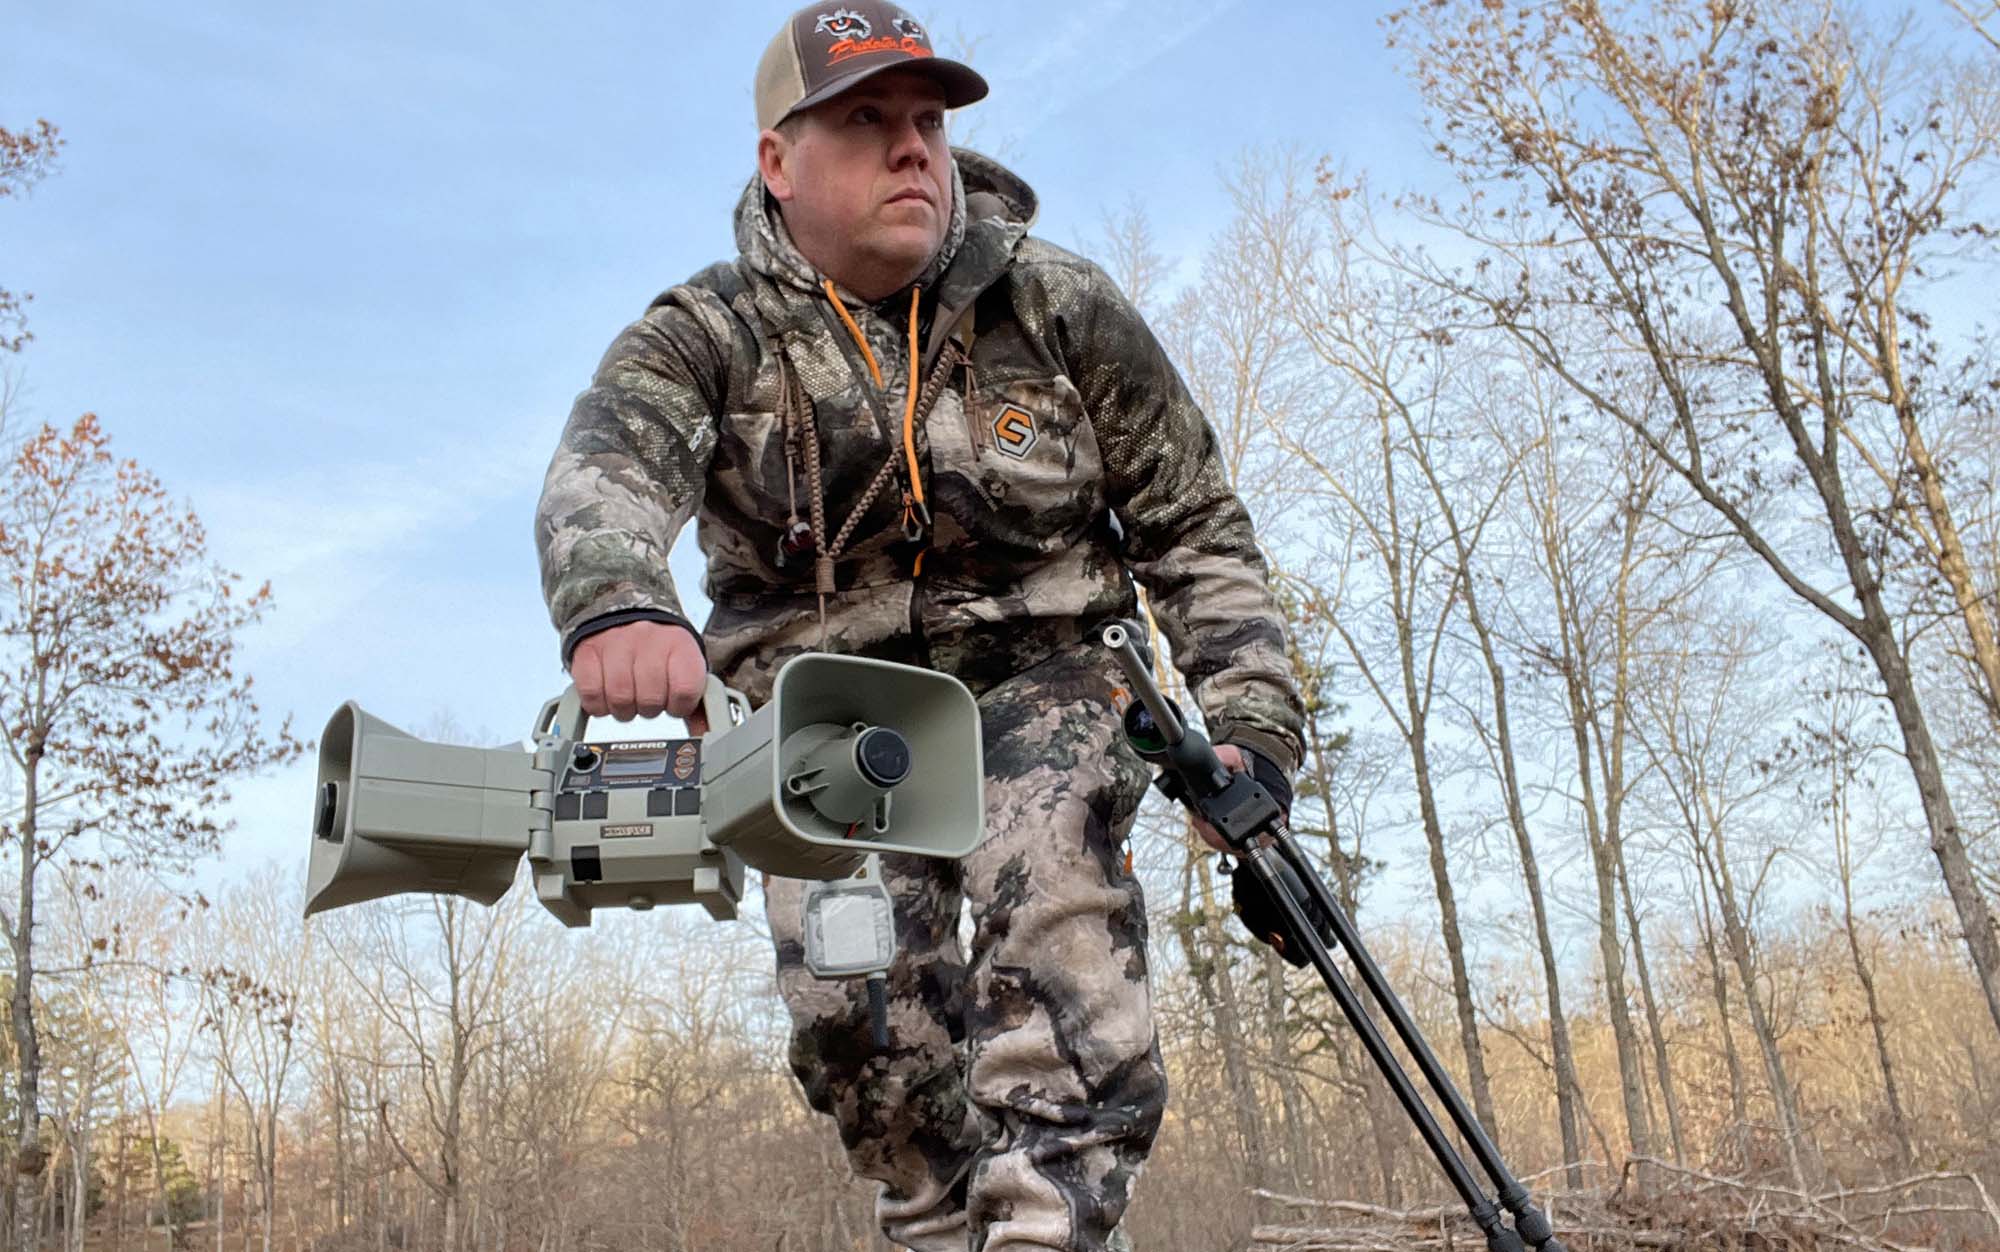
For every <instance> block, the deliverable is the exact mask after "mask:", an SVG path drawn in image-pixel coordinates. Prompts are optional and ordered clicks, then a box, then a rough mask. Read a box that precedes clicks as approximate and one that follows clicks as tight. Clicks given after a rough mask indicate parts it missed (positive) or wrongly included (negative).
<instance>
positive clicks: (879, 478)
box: [778, 279, 971, 652]
mask: <svg viewBox="0 0 2000 1252" xmlns="http://www.w3.org/2000/svg"><path fill="white" fill-rule="evenodd" d="M822 286H823V287H824V289H825V291H826V295H827V299H828V300H829V301H830V302H831V303H832V304H833V307H834V311H835V312H836V313H838V314H839V315H840V320H841V323H842V324H843V325H845V326H846V327H847V332H848V334H850V335H852V336H853V337H854V342H855V343H856V344H857V345H858V346H859V347H860V349H861V357H862V360H863V361H864V362H866V363H867V366H868V374H869V377H870V378H871V379H872V380H873V381H874V383H875V386H876V388H877V389H878V390H879V389H880V388H881V387H882V367H881V364H880V363H879V362H878V361H877V360H876V359H875V353H874V350H873V349H871V348H870V347H869V346H868V337H867V336H866V335H864V334H862V333H861V327H860V326H859V325H857V324H856V323H855V320H854V317H853V315H852V314H851V313H849V312H848V311H847V305H846V304H845V303H844V302H843V301H842V300H841V298H840V293H839V292H838V291H837V290H836V289H835V288H834V285H833V282H832V280H831V279H827V280H823V282H822ZM922 295H923V293H922V291H921V289H919V288H916V287H912V288H911V289H910V323H909V335H910V358H909V359H910V365H909V375H910V377H909V385H908V387H907V392H908V394H907V395H906V396H905V397H904V400H903V440H902V445H903V446H902V447H901V449H899V451H900V452H901V453H902V458H903V461H904V465H905V468H906V471H907V477H906V480H905V486H904V488H903V536H904V538H905V539H908V540H909V541H910V542H912V543H916V542H920V541H921V540H922V539H923V537H924V535H925V534H926V533H928V531H929V530H930V524H931V511H930V506H929V504H928V503H927V502H926V501H925V499H924V484H923V476H922V474H921V473H920V472H919V469H918V462H917V442H916V426H917V420H918V418H919V416H923V417H928V416H929V415H930V411H931V408H932V407H933V406H934V405H935V404H936V403H937V398H938V395H939V394H940V393H941V392H942V391H943V389H944V382H945V379H946V378H948V377H949V376H950V373H951V370H952V367H953V366H955V365H957V364H959V363H961V362H964V363H965V364H966V367H967V370H968V372H970V369H971V366H970V362H967V361H965V356H964V353H962V352H961V351H959V350H958V345H957V344H956V343H953V344H951V345H949V348H950V350H949V351H946V352H944V353H941V354H940V355H939V357H938V360H937V362H936V364H934V365H933V366H932V367H931V372H930V374H929V375H928V376H927V377H926V378H924V379H923V380H922V384H921V385H919V383H918V380H917V377H916V371H917V363H918V361H919V356H918V344H917V312H918V302H919V301H920V300H921V299H922ZM778 370H779V376H780V386H781V389H782V395H781V396H780V400H779V403H780V406H781V410H782V412H781V417H782V420H783V422H784V428H785V480H786V481H785V486H786V492H787V499H788V502H789V504H790V517H789V519H788V521H787V523H786V533H785V536H784V538H783V539H781V540H780V544H779V564H780V565H782V564H783V563H784V559H785V558H786V557H787V556H796V555H799V554H800V553H802V552H803V551H804V550H805V547H806V543H807V542H810V543H811V544H812V545H813V546H814V547H815V548H816V549H817V555H816V557H815V559H814V561H813V590H814V593H815V595H816V596H817V598H818V602H819V647H820V651H822V652H824V651H826V644H827V626H826V598H827V597H828V596H830V595H832V594H834V591H835V583H834V561H835V560H836V559H837V558H838V557H839V556H840V554H841V552H842V551H844V550H845V549H846V547H847V541H848V540H849V539H850V538H851V537H852V536H853V534H854V529H855V527H856V526H857V525H859V524H860V521H861V518H862V516H863V515H864V514H865V513H867V512H868V509H869V506H870V505H872V504H874V502H875V500H876V497H878V496H879V495H881V493H882V489H883V488H884V487H886V486H887V485H888V482H889V479H890V477H891V476H892V475H893V474H894V472H895V469H896V461H897V451H891V452H890V453H889V457H888V459H887V460H886V461H884V462H883V463H882V468H881V469H880V470H877V471H876V473H875V477H874V479H873V480H872V481H870V483H869V484H868V488H867V490H865V491H864V492H862V494H861V498H860V499H859V500H857V501H856V502H855V504H854V508H853V509H852V510H851V511H849V513H848V515H847V520H846V521H845V522H843V523H841V527H840V532H839V533H838V534H837V535H835V536H834V538H833V541H832V542H831V543H828V542H826V492H825V486H824V483H823V482H822V474H821V467H820V448H819V430H818V424H817V422H816V421H815V419H814V416H813V406H812V401H811V398H810V397H808V396H806V395H805V394H804V391H803V388H802V387H801V385H800V383H799V380H798V378H797V376H796V375H795V374H794V373H793V372H792V369H791V364H790V362H789V361H788V360H787V359H786V358H785V356H784V353H783V352H782V351H780V352H779V354H778ZM801 445H803V446H801ZM801 451H803V453H804V456H805V463H806V465H805V468H806V487H807V491H808V494H807V505H808V508H809V509H810V512H811V516H812V521H811V523H810V526H807V525H806V524H805V523H802V522H801V521H800V520H799V515H798V491H797V485H796V482H795V478H796V469H795V463H796V462H795V458H796V457H797V455H798V454H799V453H800V452H801ZM801 531H803V532H804V534H803V535H802V534H801V533H800V532H801ZM923 561H924V550H919V551H918V553H917V556H916V561H915V563H914V564H913V565H912V567H911V571H910V572H911V575H912V576H913V577H914V576H915V575H916V574H918V573H920V572H921V571H922V570H923Z"/></svg>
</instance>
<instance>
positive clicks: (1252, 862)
mask: <svg viewBox="0 0 2000 1252" xmlns="http://www.w3.org/2000/svg"><path fill="white" fill-rule="evenodd" d="M1237 855H1239V856H1240V857H1242V859H1243V860H1244V862H1245V863H1247V864H1248V865H1249V866H1250V869H1251V872H1253V873H1255V874H1256V875H1257V877H1258V879H1259V880H1260V881H1262V882H1263V884H1264V890H1265V891H1266V892H1268V893H1269V894H1270V897H1271V899H1273V900H1275V901H1276V902H1277V904H1278V908H1279V910H1280V911H1281V912H1282V913H1283V914H1284V918H1285V925H1286V927H1287V929H1289V930H1290V931H1291V933H1292V937H1293V938H1295V939H1297V940H1298V942H1299V947H1300V949H1301V950H1302V951H1304V952H1305V954H1306V959H1307V960H1309V961H1311V962H1312V966H1313V968H1314V969H1316V970H1318V971H1319V976H1320V979H1321V981H1323V982H1325V983H1326V989H1327V990H1328V991H1330V992H1332V993H1333V998H1334V1000H1335V1001H1336V1002H1337V1003H1338V1004H1339V1005H1340V1011H1341V1013H1342V1015H1344V1016H1345V1017H1346V1018H1347V1022H1348V1024H1349V1025H1350V1026H1352V1027H1354V1033H1355V1034H1357V1035H1359V1036H1361V1046H1362V1047H1364V1048H1366V1049H1367V1051H1368V1059H1370V1060H1371V1061H1373V1062H1375V1068H1376V1069H1378V1070H1380V1071H1382V1077H1383V1078H1384V1079H1386V1080H1387V1081H1388V1083H1389V1089H1390V1090H1391V1091H1393V1092H1395V1095H1396V1102H1397V1103H1399V1104H1401V1105H1402V1106H1403V1112H1405V1113H1407V1114H1408V1115H1409V1118H1410V1120H1411V1121H1413V1122H1415V1123H1416V1125H1417V1133H1418V1134H1419V1135H1420V1136H1422V1137H1423V1141H1424V1146H1426V1147H1428V1148H1429V1149H1430V1150H1431V1155H1432V1156H1434V1157H1436V1158H1437V1163H1438V1166H1439V1167H1440V1168H1441V1169H1443V1170H1444V1173H1445V1177H1446V1178H1448V1179H1450V1180H1451V1185H1452V1187H1453V1189H1454V1190H1456V1191H1457V1192H1458V1195H1459V1198H1460V1199H1461V1200H1463V1201H1464V1202H1465V1207H1466V1211H1467V1212H1469V1213H1471V1214H1472V1220H1473V1221H1474V1222H1475V1223H1477V1224H1478V1226H1479V1229H1480V1231H1481V1232H1482V1233H1483V1234H1484V1235H1485V1236H1486V1246H1487V1248H1488V1249H1489V1252H1525V1249H1524V1248H1523V1245H1522V1243H1521V1237H1520V1236H1519V1235H1518V1234H1516V1233H1515V1232H1514V1231H1513V1230H1511V1229H1509V1228H1508V1226H1507V1223H1506V1222H1505V1221H1503V1220H1502V1219H1501V1216H1500V1207H1499V1206H1498V1205H1497V1204H1495V1203H1494V1202H1493V1201H1492V1199H1490V1198H1489V1197H1488V1196H1487V1194H1486V1191H1485V1189H1484V1188H1483V1187H1481V1186H1480V1184H1479V1179H1478V1178H1476V1177H1475V1176H1474V1175H1473V1173H1472V1169H1471V1167H1470V1166H1468V1165H1467V1164H1466V1163H1465V1158H1464V1157H1462V1156H1460V1155H1459V1154H1458V1149H1457V1148H1456V1147H1454V1146H1452V1142H1451V1140H1450V1139H1448V1138H1446V1137H1445V1133H1444V1127H1442V1126H1440V1125H1438V1120H1437V1117H1436V1116H1435V1115H1434V1114H1432V1112H1431V1109H1430V1106H1429V1105H1428V1104H1425V1103H1424V1100H1423V1097H1422V1096H1420V1095H1418V1094H1417V1088H1416V1085H1415V1084H1414V1083H1412V1082H1411V1081H1410V1075H1409V1074H1408V1073H1407V1072H1406V1071H1405V1070H1404V1069H1403V1065H1402V1062H1400V1061H1398V1060H1397V1059H1396V1054H1395V1053H1394V1052H1392V1051H1391V1050H1390V1048H1389V1041H1388V1040H1387V1039H1385V1038H1383V1037H1382V1031H1381V1030H1380V1028H1378V1027H1377V1026H1376V1025H1375V1020H1374V1019H1373V1018H1371V1017H1370V1016H1368V1010H1367V1008H1366V1007H1364V1006H1363V1005H1362V1003H1361V997H1360V996H1359V995H1356V994H1355V991H1354V988H1353V987H1352V986H1350V985H1349V984H1348V981H1347V979H1346V977H1345V976H1344V975H1343V974H1341V972H1340V967H1339V966H1337V965H1335V964H1334V963H1333V954H1332V953H1330V952H1328V951H1327V950H1326V944H1325V943H1323V942H1321V940H1320V937H1319V933H1318V932H1317V931H1316V930H1314V929H1313V926H1312V923H1311V922H1310V921H1309V920H1308V919H1307V917H1306V914H1305V908H1304V906H1303V905H1302V904H1300V903H1299V901H1298V900H1297V899H1296V898H1295V897H1294V896H1293V895H1292V893H1291V892H1290V891H1289V890H1287V889H1286V888H1285V885H1284V882H1283V880H1281V879H1280V878H1279V877H1278V873H1277V871H1276V870H1275V869H1273V868H1272V867H1271V864H1270V862H1269V860H1268V858H1269V856H1270V852H1269V851H1268V850H1267V849H1265V848H1264V847H1263V846H1261V845H1260V844H1258V843H1257V842H1255V841H1254V840H1253V841H1252V842H1251V844H1250V845H1249V846H1248V847H1245V848H1241V849H1239V850H1238V852H1237ZM1307 876H1308V878H1310V879H1311V880H1312V881H1314V882H1318V881H1319V880H1318V877H1317V876H1316V875H1313V874H1311V873H1310V872H1308V875H1307ZM1321 889H1322V890H1324V889H1325V884H1323V883H1322V884H1321Z"/></svg>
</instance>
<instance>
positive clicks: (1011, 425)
mask: <svg viewBox="0 0 2000 1252" xmlns="http://www.w3.org/2000/svg"><path fill="white" fill-rule="evenodd" d="M947 408H951V409H954V410H955V412H952V413H946V412H944V410H945V409H947ZM938 409H939V412H937V413H934V414H933V415H932V418H931V421H930V422H929V423H928V426H929V431H930V440H931V463H932V471H933V474H934V475H935V482H934V486H933V491H934V492H935V494H936V495H937V497H938V501H939V503H940V504H942V505H943V506H944V508H945V509H946V510H948V511H949V512H950V513H951V514H952V515H953V517H954V518H955V519H956V520H957V521H958V522H959V523H960V525H962V526H963V527H964V528H965V530H966V531H967V533H968V536H969V537H971V538H973V539H975V540H980V541H986V542H998V543H1001V544H1004V545H1006V546H1008V547H1014V548H1021V549H1026V550H1032V551H1036V552H1043V553H1046V552H1053V551H1056V550H1058V549H1061V548H1064V547H1067V546H1069V545H1070V544H1073V543H1074V542H1076V540H1077V539H1078V538H1079V537H1080V536H1081V535H1082V534H1083V532H1084V531H1085V530H1086V529H1087V528H1088V527H1089V526H1090V524H1091V523H1092V522H1093V521H1094V520H1095V519H1096V518H1097V516H1098V515H1099V514H1100V513H1102V512H1103V510H1104V482H1103V480H1104V463H1103V460H1102V458H1101V457H1100V455H1099V452H1098V447H1097V435H1096V433H1095V432H1094V431H1093V430H1092V429H1091V425H1090V419H1089V418H1088V417H1087V416H1086V415H1085V413H1084V410H1083V398H1082V397H1081V396H1080V395H1078V394H1077V390H1076V387H1075V386H1074V385H1073V384H1072V383H1071V382H1070V381H1069V379H1067V378H1064V377H1061V376H1056V377H1053V378H1029V379H1017V380H1013V381H1010V382H1004V383H1000V382H996V383H991V384H987V385H984V386H981V387H979V388H977V389H976V390H974V391H973V392H972V394H971V395H970V397H961V396H959V395H957V394H955V393H947V394H946V396H945V397H943V398H941V401H940V403H939V405H938Z"/></svg>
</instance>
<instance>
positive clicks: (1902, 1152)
mask: <svg viewBox="0 0 2000 1252" xmlns="http://www.w3.org/2000/svg"><path fill="white" fill-rule="evenodd" d="M1832 799H1833V823H1834V825H1833V832H1834V851H1835V855H1836V857H1837V858H1838V863H1839V869H1840V923H1841V929H1842V930H1843V931H1845V932H1846V934H1847V954H1848V956H1849V957H1851V958H1852V959H1853V961H1854V977H1855V980H1856V981H1857V982H1859V983H1860V984H1861V994H1862V996H1863V997H1864V998H1865V999H1866V1000H1867V1003H1868V1030H1869V1033H1870V1035H1871V1036H1873V1039H1874V1043H1875V1063H1876V1066H1877V1067H1878V1068H1879V1069H1880V1070H1881V1071H1882V1094H1883V1098H1884V1100H1885V1101H1886V1102H1887V1103H1888V1106H1889V1129H1890V1131H1891V1133H1893V1134H1894V1135H1895V1136H1896V1164H1897V1165H1898V1166H1900V1167H1902V1168H1903V1169H1909V1168H1910V1167H1911V1166H1912V1165H1914V1164H1915V1163H1916V1159H1917V1152H1916V1148H1915V1146H1914V1145H1913V1144H1912V1143H1911V1142H1910V1119H1909V1118H1908V1117H1907V1116H1905V1114H1904V1113H1903V1100H1902V1096H1901V1094H1900V1093H1899V1092H1898V1091H1897V1090H1896V1068H1895V1066H1894V1065H1892V1064H1891V1063H1890V1061H1889V1037H1888V1032H1887V1030H1886V1029H1885V1027H1884V1024H1883V1020H1882V1003H1881V1000H1880V999H1879V998H1878V997H1877V996H1876V994H1875V974H1874V971H1873V970H1871V969H1869V968H1868V960H1867V958H1866V957H1865V956H1864V955H1863V954H1862V951H1861V934H1860V927H1859V926H1858V924H1857V923H1856V921H1855V916H1854V844H1853V842H1852V839H1853V831H1852V827H1851V826H1850V825H1849V812H1848V807H1847V774H1846V763H1845V761H1844V760H1843V759H1842V757H1841V756H1840V755H1839V754H1838V753H1837V754H1836V755H1835V757H1834V760H1833V797H1832Z"/></svg>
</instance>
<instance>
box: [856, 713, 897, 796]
mask: <svg viewBox="0 0 2000 1252" xmlns="http://www.w3.org/2000/svg"><path fill="white" fill-rule="evenodd" d="M854 764H855V765H856V766H857V767H858V768H859V769H860V770H861V776H862V777H863V778H866V779H867V780H868V781H869V783H870V784H872V785H874V786H877V787H884V788H887V787H893V786H895V785H896V784H897V783H900V782H902V781H903V780H904V779H905V778H908V777H909V776H910V744H909V741H908V740H906V739H904V738H903V737H902V736H901V735H899V734H897V733H896V732H895V731H893V730H891V729H889V728H888V727H887V726H871V727H869V728H868V729H867V730H864V731H862V732H861V734H860V736H859V737H858V738H856V739H855V741H854Z"/></svg>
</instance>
